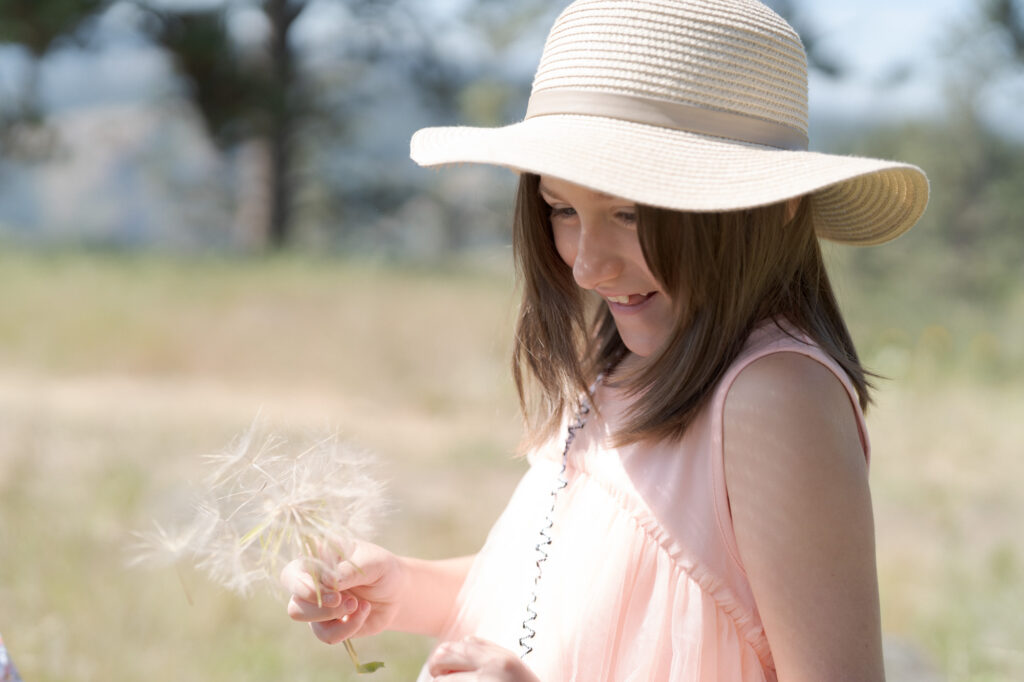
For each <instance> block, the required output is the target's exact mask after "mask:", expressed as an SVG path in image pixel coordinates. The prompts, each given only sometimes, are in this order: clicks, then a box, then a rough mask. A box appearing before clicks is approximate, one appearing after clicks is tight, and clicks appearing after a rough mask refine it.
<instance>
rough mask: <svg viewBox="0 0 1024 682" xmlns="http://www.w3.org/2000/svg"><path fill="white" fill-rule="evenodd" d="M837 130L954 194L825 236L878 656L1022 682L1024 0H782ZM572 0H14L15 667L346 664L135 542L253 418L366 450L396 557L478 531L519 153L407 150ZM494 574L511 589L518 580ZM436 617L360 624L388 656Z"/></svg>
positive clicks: (493, 433) (529, 46) (208, 673)
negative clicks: (437, 168) (859, 468)
mask: <svg viewBox="0 0 1024 682" xmlns="http://www.w3.org/2000/svg"><path fill="white" fill-rule="evenodd" d="M769 4H770V5H772V6H773V7H774V8H775V9H776V10H778V11H779V12H781V13H782V14H784V15H785V16H787V18H789V20H790V21H791V22H792V23H793V24H794V26H796V27H797V28H798V30H799V31H800V32H801V34H802V36H803V38H804V41H805V44H806V46H807V48H808V51H809V53H810V57H811V65H812V72H811V118H812V131H811V138H812V147H813V148H815V149H818V150H822V151H830V152H841V153H854V154H864V155H870V156H878V157H887V158H898V159H902V160H906V161H910V162H913V163H916V164H919V165H920V166H922V167H923V168H924V169H925V170H926V171H927V172H928V174H929V177H930V179H931V182H932V192H933V194H932V201H931V205H930V207H929V210H928V213H927V214H926V216H925V218H924V219H923V221H922V222H921V223H920V224H919V226H918V227H916V228H915V229H914V230H912V231H911V232H910V233H908V234H907V235H906V236H904V237H902V238H900V239H899V240H898V241H896V242H894V243H893V244H889V245H886V246H884V247H880V248H866V249H860V250H854V249H847V248H840V247H828V248H827V252H828V257H829V259H830V261H831V266H832V273H833V277H834V280H835V283H836V286H837V288H838V291H839V295H840V298H841V301H842V304H843V306H844V309H845V311H846V314H847V317H848V322H849V324H850V326H851V329H852V331H853V333H854V336H855V338H856V340H857V342H858V345H859V348H860V350H861V353H862V355H863V357H864V359H865V361H866V363H867V365H868V366H869V367H870V368H872V369H873V370H874V371H876V372H878V373H879V374H880V375H882V376H883V377H884V378H883V379H880V380H879V381H878V382H877V384H878V389H879V390H878V393H877V396H876V397H877V401H876V404H875V406H874V407H873V408H872V410H871V412H870V413H869V421H870V424H871V428H872V440H873V446H874V454H873V460H872V472H871V476H872V486H873V491H874V501H875V515H876V518H875V520H876V526H877V532H878V561H879V575H880V580H881V591H882V594H881V597H882V611H883V626H884V630H885V637H886V655H887V666H888V675H889V679H890V680H896V681H897V682H899V681H900V680H913V681H932V680H948V681H950V682H962V681H967V680H971V681H983V680H1000V681H1001V680H1021V679H1024V645H1022V642H1024V615H1022V614H1024V611H1022V610H1021V608H1020V605H1021V604H1024V581H1022V572H1024V533H1022V532H1021V531H1020V526H1019V524H1020V519H1021V518H1024V497H1022V496H1021V494H1020V492H1019V491H1020V489H1021V485H1022V484H1024V457H1022V455H1024V445H1022V443H1024V418H1022V417H1024V383H1022V380H1024V284H1022V282H1024V280H1022V277H1024V271H1022V263H1024V235H1022V231H1021V223H1022V219H1024V191H1022V189H1024V115H1022V113H1021V110H1022V108H1024V2H1021V1H1020V0H904V1H903V2H899V3H894V2H882V1H881V0H861V2H858V3H845V2H832V1H831V0H827V1H818V2H813V3H812V2H810V0H785V1H782V0H780V1H776V2H770V3H769ZM562 5H563V3H551V2H549V1H547V0H516V1H515V2H511V1H510V0H433V1H425V0H308V1H303V0H204V1H201V2H200V1H199V0H195V1H190V2H186V1H185V0H163V1H159V2H158V1H156V0H152V1H144V0H138V1H135V2H130V1H124V0H121V1H114V0H0V633H2V634H3V637H4V641H5V642H6V644H7V646H8V648H9V649H10V652H11V654H12V655H13V658H14V661H15V662H16V663H17V664H18V666H19V668H20V669H21V672H22V674H23V677H24V678H25V680H26V682H48V681H57V680H80V681H87V680H97V681H99V680H103V681H105V682H106V681H112V680H125V681H127V680H139V679H146V680H168V681H169V680H183V679H184V680H220V679H223V680H228V679H243V678H244V679H250V680H267V681H269V680H281V679H287V680H290V681H297V680H322V679H349V678H350V677H352V676H353V673H352V672H351V666H350V665H349V663H348V661H347V658H346V657H345V655H344V652H343V651H341V650H340V649H332V648H329V647H326V646H324V645H321V644H320V643H319V642H316V641H315V640H314V639H313V638H312V637H311V636H310V635H309V633H308V631H307V630H306V628H305V627H303V626H300V625H297V624H294V623H292V622H290V621H289V620H288V619H287V617H286V616H285V613H284V601H283V598H281V597H280V596H277V597H274V596H257V597H252V598H249V599H241V598H238V597H235V596H232V595H229V594H225V593H224V592H223V591H222V590H220V589H219V588H217V587H216V586H214V585H212V584H210V583H207V582H205V581H204V579H203V578H202V577H201V576H199V575H197V574H192V573H190V572H188V571H186V572H185V575H183V579H184V581H185V583H186V584H187V585H188V586H189V592H190V594H191V597H192V602H193V603H192V604H191V605H190V604H189V601H188V599H186V596H185V592H184V590H183V589H182V587H181V585H180V584H179V580H178V577H177V576H176V575H175V574H174V571H173V570H170V569H168V570H167V571H153V570H143V569H129V568H127V567H126V564H127V563H128V560H129V559H130V558H131V545H132V543H133V536H132V533H133V531H138V530H145V529H147V528H149V527H150V526H151V523H152V519H154V518H161V519H162V518H166V517H167V516H168V515H173V513H174V510H175V509H176V508H180V505H181V492H180V491H181V489H182V486H183V485H185V484H186V483H187V482H188V481H189V480H192V479H194V478H195V477H196V476H198V475H199V470H200V468H201V466H202V461H201V458H200V455H202V454H203V453H209V452H213V451H217V450H219V449H221V448H222V447H224V446H225V445H227V444H228V443H229V442H230V441H231V439H232V438H233V437H234V436H235V435H237V434H238V433H240V432H241V431H243V430H244V429H245V428H246V427H247V426H248V425H249V423H250V422H251V421H252V419H253V417H254V416H255V415H256V414H257V413H258V412H259V413H261V414H262V415H263V418H264V420H266V421H269V422H270V423H271V424H272V425H274V426H275V428H277V429H278V430H279V431H280V432H281V433H283V434H285V435H286V436H287V437H289V438H290V439H292V440H293V442H296V443H299V442H302V441H303V439H307V438H309V437H310V436H311V434H316V433H322V432H323V431H324V430H330V429H338V430H340V431H341V433H342V434H344V436H345V437H347V438H349V439H350V440H351V441H352V442H354V443H357V444H358V445H360V446H362V447H365V448H366V449H368V450H370V451H373V452H375V453H376V454H377V459H378V465H377V466H378V467H379V475H380V476H381V478H383V479H384V480H386V481H387V482H388V486H389V491H390V492H389V497H390V499H391V504H392V508H393V511H392V512H391V513H390V514H389V515H388V516H387V517H386V518H383V519H381V522H380V524H379V531H378V535H377V536H376V538H375V539H376V540H378V541H379V542H381V543H383V544H386V545H388V546H389V547H391V548H392V549H394V550H396V551H398V552H407V553H415V554H418V555H421V556H427V557H442V556H448V555H451V554H455V553H466V552H472V551H474V550H475V549H476V548H478V547H479V545H480V544H481V543H482V541H483V538H484V536H485V534H486V532H487V529H488V528H489V527H490V524H491V522H492V521H493V519H494V518H495V517H496V515H497V514H498V513H499V511H500V510H501V508H502V507H503V506H504V502H505V500H506V499H507V496H508V494H509V493H510V492H511V490H512V487H513V486H514V485H515V483H516V481H517V479H518V477H519V476H520V475H521V473H522V471H523V468H524V464H523V463H522V462H521V461H519V460H516V459H514V458H513V453H514V452H515V449H516V445H517V442H518V437H519V421H518V415H517V408H516V403H515V399H514V395H513V390H512V386H511V382H510V381H509V378H508V370H507V365H508V355H509V340H510V337H511V331H512V324H513V319H514V313H515V301H516V295H515V291H514V282H513V277H512V267H511V258H510V250H509V248H508V244H509V234H510V232H509V219H510V210H511V203H512V196H511V193H512V189H513V186H514V177H513V176H512V174H511V173H508V172H504V171H497V170H489V169H478V168H471V167H462V168H457V169H452V170H446V171H443V172H427V171H423V170H420V169H417V168H416V167H415V166H414V165H413V164H412V163H411V162H410V161H409V160H408V155H407V152H408V139H409V136H410V135H411V133H412V132H413V131H414V130H416V129H417V128H419V127H422V126H426V125H437V124H472V125H499V124H502V123H510V122H513V121H515V120H518V119H519V118H521V116H522V113H523V111H524V110H525V101H526V97H527V96H528V94H529V86H530V80H531V77H532V74H533V71H534V69H535V67H536V63H537V60H538V58H539V56H540V52H541V49H542V46H543V41H544V38H545V36H546V33H547V29H548V27H549V26H550V23H551V21H552V20H553V18H554V16H555V15H556V14H557V12H558V11H559V10H560V9H561V7H562ZM495 589H500V586H495ZM429 644H430V643H429V642H428V641H426V640H424V639H421V638H416V637H408V636H399V635H386V636H381V637H378V638H374V639H372V640H368V641H363V642H360V643H359V646H358V648H359V651H360V654H361V655H362V656H363V658H365V659H367V660H370V659H378V660H384V661H385V662H386V663H387V666H388V667H387V668H386V669H385V670H382V671H380V672H378V673H375V675H376V677H377V679H381V680H408V679H412V678H413V677H414V676H415V672H416V670H418V667H419V665H420V664H421V662H422V660H423V657H424V656H425V654H426V652H427V650H428V647H429Z"/></svg>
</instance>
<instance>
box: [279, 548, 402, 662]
mask: <svg viewBox="0 0 1024 682" xmlns="http://www.w3.org/2000/svg"><path fill="white" fill-rule="evenodd" d="M348 559H349V560H337V561H333V562H330V563H331V566H330V570H327V571H323V572H322V573H323V575H320V576H319V577H320V585H319V586H318V585H317V582H316V579H315V578H314V572H311V571H310V564H309V561H308V560H304V559H298V560H296V561H293V562H291V563H290V564H288V565H287V566H285V567H284V570H283V571H281V583H282V584H283V585H284V587H285V589H287V590H288V591H289V592H291V599H290V600H289V602H288V615H289V616H291V617H292V619H293V620H297V621H301V622H304V623H309V624H310V626H311V627H312V628H313V634H314V635H316V637H317V638H318V639H320V640H321V641H323V642H326V643H328V644H337V643H338V642H341V641H344V640H346V639H349V638H351V637H365V636H367V635H375V634H377V633H378V632H381V631H382V630H386V629H388V628H389V627H390V626H391V624H392V622H393V621H394V619H395V614H396V612H397V610H398V601H399V599H400V598H401V595H402V592H403V590H404V588H405V582H406V579H407V576H406V571H405V567H404V565H403V563H402V562H401V560H399V558H398V557H396V556H395V555H394V554H392V553H391V552H389V551H387V550H386V549H383V548H382V547H378V546H377V545H374V544H371V543H369V542H356V544H355V549H354V550H353V551H352V553H351V555H350V556H349V557H348ZM318 587H319V604H318Z"/></svg>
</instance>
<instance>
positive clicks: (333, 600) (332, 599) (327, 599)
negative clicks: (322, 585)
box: [323, 592, 341, 607]
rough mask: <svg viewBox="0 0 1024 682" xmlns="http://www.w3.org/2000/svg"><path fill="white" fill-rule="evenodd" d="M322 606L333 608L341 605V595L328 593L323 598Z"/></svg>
mask: <svg viewBox="0 0 1024 682" xmlns="http://www.w3.org/2000/svg"><path fill="white" fill-rule="evenodd" d="M323 602H324V606H330V607H335V606H337V605H338V604H339V603H341V595H340V594H338V593H337V592H328V593H326V594H324V597H323Z"/></svg>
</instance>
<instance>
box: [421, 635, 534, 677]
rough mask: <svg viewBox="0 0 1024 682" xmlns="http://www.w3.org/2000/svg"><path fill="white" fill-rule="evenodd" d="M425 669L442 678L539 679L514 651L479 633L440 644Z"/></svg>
mask: <svg viewBox="0 0 1024 682" xmlns="http://www.w3.org/2000/svg"><path fill="white" fill-rule="evenodd" d="M427 671H428V672H429V673H430V674H431V675H433V676H434V679H435V680H443V682H539V681H538V680H537V676H536V675H534V674H533V673H532V672H530V669H529V668H527V667H526V664H524V663H523V662H522V661H521V660H519V657H518V656H516V655H515V654H514V653H512V652H511V651H509V650H508V649H505V648H504V647H500V646H498V645H497V644H495V643H493V642H488V641H487V640H486V639H480V638H479V637H466V638H465V639H463V640H460V641H458V642H445V643H444V644H441V645H440V646H438V647H437V649H435V650H434V653H433V654H431V656H430V659H429V660H428V661H427Z"/></svg>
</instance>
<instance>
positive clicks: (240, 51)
mask: <svg viewBox="0 0 1024 682" xmlns="http://www.w3.org/2000/svg"><path fill="white" fill-rule="evenodd" d="M315 5H319V6H320V8H321V9H322V8H323V7H324V6H326V5H336V6H337V7H338V8H339V9H340V10H341V16H342V17H343V19H342V20H340V21H337V22H336V23H337V39H336V41H334V43H333V45H334V47H333V48H332V52H333V54H331V55H310V54H308V53H307V51H306V50H304V46H303V45H301V44H300V42H299V40H298V39H297V37H296V33H295V31H294V27H295V26H296V25H297V24H298V21H299V19H300V18H301V17H302V15H303V14H304V13H307V12H309V11H311V8H312V7H314V6H315ZM497 5H499V3H497V2H496V1H495V0H476V2H474V3H469V4H468V5H467V8H466V9H465V10H464V13H463V15H461V16H456V17H447V16H445V15H444V14H443V13H440V12H438V11H436V10H433V9H431V8H429V7H426V6H425V5H424V3H422V2H417V1H416V0H250V1H248V2H246V1H245V0H238V1H235V2H223V3H219V4H214V5H211V6H206V7H205V8H201V9H196V8H181V7H178V6H175V5H168V4H167V3H162V2H161V3H155V2H153V3H145V2H143V3H142V6H143V7H145V9H146V10H147V11H146V14H145V16H146V20H145V21H144V22H143V24H142V28H143V31H144V32H145V33H146V34H147V35H149V36H150V37H151V38H152V39H153V41H154V42H155V43H156V44H158V45H159V46H161V47H162V48H163V49H164V50H166V51H167V52H168V53H169V54H170V55H171V56H172V58H173V63H174V65H175V67H176V70H177V71H178V73H179V74H180V76H181V77H182V79H183V80H184V81H185V83H186V84H187V89H186V93H187V96H188V97H189V98H190V100H191V101H192V103H193V104H194V105H195V107H196V109H197V111H198V112H199V113H200V114H201V117H202V120H203V122H204V124H205V128H206V131H207V132H208V134H209V136H210V138H211V139H212V140H213V141H214V142H215V143H216V144H217V146H218V147H219V148H220V149H221V150H222V151H223V152H226V153H229V152H231V151H233V150H236V149H238V148H239V147H240V146H242V145H245V144H252V143H256V144H257V145H259V146H260V147H261V148H262V153H261V154H260V155H257V157H256V158H263V159H265V165H266V168H265V172H264V173H262V174H261V177H263V178H264V179H265V182H266V184H267V187H266V191H265V192H263V193H259V192H255V193H250V196H264V197H266V198H267V199H268V206H267V207H266V210H265V211H263V212H262V214H263V215H265V216H266V222H267V224H266V226H265V228H260V227H259V226H257V228H256V229H257V230H258V231H263V232H265V234H266V235H267V237H268V242H269V245H270V246H272V247H280V246H283V245H285V244H286V243H287V242H288V241H289V239H290V237H291V233H292V228H293V225H294V222H295V220H294V219H295V210H294V209H295V202H296V194H297V191H298V190H300V189H302V185H303V182H304V179H308V178H309V176H310V173H309V172H308V169H309V168H310V165H309V163H308V160H309V159H310V157H313V156H317V155H318V154H320V153H321V152H322V151H323V149H324V148H332V149H337V145H336V144H334V143H335V142H336V141H339V140H345V142H346V143H350V142H351V140H349V139H347V137H346V134H347V133H349V132H350V131H351V130H352V129H353V127H354V126H353V120H354V119H355V118H357V117H358V116H359V115H360V114H361V113H365V112H366V111H367V110H368V109H371V108H372V107H373V106H374V105H375V104H379V98H380V97H381V96H382V95H385V94H391V93H392V92H393V89H392V88H393V85H394V84H395V83H400V84H401V88H403V89H405V90H406V91H407V92H409V93H412V95H413V96H414V98H415V99H416V104H417V106H420V107H423V106H425V107H426V108H427V109H428V110H431V111H434V112H435V114H436V115H439V117H440V118H442V119H449V120H452V119H456V118H458V113H459V110H460V106H459V105H460V103H464V102H465V101H466V100H465V99H464V98H463V97H462V92H463V90H465V89H466V88H467V87H469V85H470V83H472V82H473V81H475V80H477V78H478V77H479V75H480V74H479V71H478V69H477V68H475V67H474V64H473V62H469V63H467V62H466V61H465V59H462V60H459V57H464V55H455V56H450V53H451V50H450V49H446V48H448V47H450V46H448V45H446V44H445V41H446V40H450V39H451V37H452V34H453V32H458V31H463V32H464V31H466V29H467V28H468V26H470V25H472V24H473V22H472V21H467V18H468V17H471V16H472V17H474V18H478V17H479V16H480V13H485V12H486V8H487V6H497ZM543 6H544V5H543V3H540V2H537V0H532V1H531V2H526V3H523V7H520V8H518V9H516V10H514V11H510V10H509V8H507V7H504V8H503V11H502V12H501V14H502V16H504V17H505V20H506V21H505V22H502V23H501V24H498V23H497V22H495V23H492V24H490V25H488V24H486V22H484V23H481V24H479V26H481V27H483V28H484V29H485V30H488V29H489V30H492V31H494V32H495V33H497V32H498V31H500V30H502V29H504V30H508V26H509V24H511V25H513V26H515V25H519V24H521V23H523V22H528V21H529V20H530V18H531V17H532V16H534V14H535V13H536V12H538V11H539V10H540V8H542V7H543ZM254 10H255V11H256V12H258V13H259V15H260V17H261V20H262V25H263V26H264V28H265V30H264V32H263V33H264V35H263V37H262V38H261V39H260V40H258V41H257V42H256V43H255V44H253V43H252V42H251V41H250V42H249V43H248V44H246V43H245V42H243V41H241V40H239V39H238V38H237V37H235V36H234V35H233V33H232V31H231V22H232V20H233V19H234V18H235V17H236V16H237V15H238V14H239V13H240V12H242V11H247V12H249V13H250V16H251V15H252V12H253V11H254ZM481 65H482V64H481ZM477 99H478V100H479V98H477ZM478 103H479V102H478ZM396 104H397V105H398V106H402V105H404V104H407V102H404V101H401V100H399V101H398V102H397V103H396ZM483 106H484V107H485V108H486V105H483ZM478 108H479V107H478ZM342 153H344V152H342ZM247 162H248V163H252V162H253V160H252V157H250V158H249V160H248V161H247ZM388 180H389V179H388V178H387V177H381V178H378V179H377V183H376V185H375V186H373V185H371V186H367V185H365V184H361V185H360V186H359V191H360V192H361V197H360V201H363V202H365V201H367V200H370V201H371V202H373V199H374V197H375V196H377V197H378V199H379V200H378V201H377V202H375V203H387V202H390V201H392V200H393V198H394V196H395V195H396V192H395V189H396V188H395V186H394V185H393V184H391V183H389V182H388ZM343 184H344V183H343ZM257 213H260V212H257Z"/></svg>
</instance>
